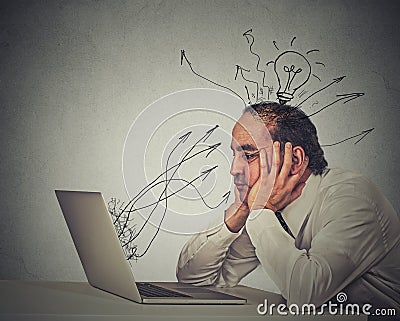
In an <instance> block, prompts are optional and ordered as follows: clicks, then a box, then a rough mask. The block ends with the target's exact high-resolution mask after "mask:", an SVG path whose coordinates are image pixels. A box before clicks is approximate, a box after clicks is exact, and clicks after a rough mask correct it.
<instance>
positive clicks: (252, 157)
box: [244, 153, 259, 160]
mask: <svg viewBox="0 0 400 321" xmlns="http://www.w3.org/2000/svg"><path fill="white" fill-rule="evenodd" d="M258 155H259V153H252V154H248V153H244V157H246V159H247V160H252V159H255V158H257V156H258Z"/></svg>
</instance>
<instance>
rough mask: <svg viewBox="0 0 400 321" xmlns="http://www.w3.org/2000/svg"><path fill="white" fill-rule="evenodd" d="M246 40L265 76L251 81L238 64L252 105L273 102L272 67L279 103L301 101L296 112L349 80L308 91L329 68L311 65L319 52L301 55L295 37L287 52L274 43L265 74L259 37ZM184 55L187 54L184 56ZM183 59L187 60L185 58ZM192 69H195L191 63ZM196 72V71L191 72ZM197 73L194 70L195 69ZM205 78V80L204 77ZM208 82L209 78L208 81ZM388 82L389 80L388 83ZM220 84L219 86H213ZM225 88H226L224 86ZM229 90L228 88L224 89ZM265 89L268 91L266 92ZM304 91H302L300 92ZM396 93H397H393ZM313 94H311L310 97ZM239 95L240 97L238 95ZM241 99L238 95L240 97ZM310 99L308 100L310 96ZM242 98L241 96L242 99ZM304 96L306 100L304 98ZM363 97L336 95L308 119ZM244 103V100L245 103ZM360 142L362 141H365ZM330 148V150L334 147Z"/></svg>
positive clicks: (250, 31)
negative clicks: (256, 47) (321, 71)
mask: <svg viewBox="0 0 400 321" xmlns="http://www.w3.org/2000/svg"><path fill="white" fill-rule="evenodd" d="M243 36H244V37H245V38H246V40H247V44H248V45H249V51H250V53H251V54H252V55H254V56H255V57H256V58H257V60H256V64H255V70H256V71H257V72H259V73H261V74H262V83H259V82H257V81H256V80H254V79H251V78H250V77H249V74H250V72H251V69H250V68H245V67H243V66H240V65H238V64H236V73H235V80H238V79H239V76H240V78H241V79H242V80H243V81H244V83H245V85H244V89H245V92H246V98H247V101H248V104H252V103H253V102H259V101H263V100H265V97H264V96H263V95H264V94H266V96H267V97H266V98H267V100H270V96H271V95H272V93H273V86H272V85H266V79H267V75H268V76H269V74H267V70H268V68H270V67H273V72H274V74H275V76H276V80H277V82H278V90H277V91H276V96H277V100H278V101H279V103H280V104H286V103H289V102H291V101H292V100H301V101H300V102H298V103H296V104H295V105H294V107H296V108H303V105H304V104H305V103H306V102H308V101H309V99H310V98H312V97H314V96H316V95H317V94H320V93H322V92H323V91H325V90H326V89H328V88H329V87H331V86H334V85H337V84H338V83H340V82H341V81H342V80H343V79H344V78H345V77H346V76H340V77H337V78H334V79H332V81H331V82H329V83H328V84H326V85H324V86H323V87H321V88H320V89H317V90H315V91H313V92H312V91H310V90H305V89H304V87H305V86H307V85H308V83H309V81H310V78H311V76H312V77H313V78H315V79H317V80H318V81H319V82H322V80H321V78H320V77H319V76H318V75H317V74H316V73H315V71H314V67H315V66H317V67H323V68H326V66H325V64H324V63H323V62H321V61H315V62H314V63H313V64H311V63H310V58H309V57H311V56H313V55H315V54H316V53H318V52H320V50H319V49H310V50H308V51H306V53H305V54H304V55H303V54H302V53H300V52H299V51H297V50H295V49H293V48H292V47H293V45H294V42H295V41H296V39H297V38H296V37H293V38H292V40H291V41H290V48H289V49H287V50H281V49H280V48H279V47H281V46H278V44H277V41H276V40H274V41H272V44H273V46H274V47H275V48H276V50H277V51H279V54H278V56H277V57H276V58H275V59H274V60H270V61H268V62H267V63H266V67H267V69H266V70H263V69H261V68H260V62H261V57H260V55H259V54H258V53H256V52H255V51H254V49H253V46H254V43H255V37H254V36H253V29H248V30H247V31H246V32H244V33H243ZM182 52H183V54H182ZM182 55H183V56H182ZM183 58H185V59H186V56H185V55H184V51H183V50H182V51H181V64H182V59H183ZM189 66H190V67H191V65H190V63H189ZM191 69H192V68H191ZM192 71H193V69H192ZM201 77H202V78H205V77H203V76H201ZM205 79H206V78H205ZM207 80H208V79H207ZM384 81H385V79H384ZM212 83H214V84H216V83H215V82H212ZM216 85H218V86H221V85H219V84H216ZM385 86H386V88H388V89H393V88H390V86H389V84H387V82H386V81H385ZM221 87H224V86H221ZM254 87H255V89H256V90H255V91H254V90H252V89H251V88H254ZM224 88H227V87H224ZM264 88H265V90H264ZM227 89H228V90H230V91H232V90H231V89H229V88H227ZM300 89H301V90H300ZM393 90H396V89H393ZM309 92H310V93H309ZM235 94H236V93H235ZM237 95H238V94H237ZM306 95H307V96H306ZM238 96H239V95H238ZM303 96H304V97H305V98H303ZM361 96H364V93H363V92H351V93H345V94H336V99H335V100H333V101H331V102H330V103H328V104H326V105H325V106H323V107H321V108H319V109H318V110H316V111H314V112H313V113H311V114H308V115H307V116H306V117H312V116H314V115H316V114H318V113H320V112H322V111H323V110H325V109H327V108H329V107H331V106H333V105H335V104H337V103H338V102H340V101H342V102H343V104H346V103H348V102H350V101H352V100H354V99H357V98H359V97H361ZM242 100H243V102H244V99H242ZM318 104H319V102H318V101H317V103H313V104H311V107H314V106H315V105H318ZM369 133H370V131H368V130H367V134H369ZM365 136H366V135H364V136H362V138H361V139H363V138H364V137H365ZM351 138H353V137H349V138H346V139H345V140H342V141H340V142H337V143H335V144H340V143H342V142H343V141H346V140H348V139H351ZM361 139H360V140H361ZM331 145H332V144H330V145H326V146H331Z"/></svg>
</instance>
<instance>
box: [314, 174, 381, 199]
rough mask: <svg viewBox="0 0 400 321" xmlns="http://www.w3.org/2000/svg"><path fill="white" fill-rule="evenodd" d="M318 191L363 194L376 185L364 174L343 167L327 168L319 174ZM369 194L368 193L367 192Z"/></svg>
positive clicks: (374, 188) (373, 188)
mask: <svg viewBox="0 0 400 321" xmlns="http://www.w3.org/2000/svg"><path fill="white" fill-rule="evenodd" d="M319 188H320V191H331V192H332V191H337V192H340V193H351V194H353V195H357V194H360V195H365V193H366V192H369V191H371V192H372V190H373V191H374V192H375V190H376V189H377V188H376V186H375V185H374V184H373V183H372V182H371V181H370V180H369V179H368V178H367V177H365V176H364V175H362V174H360V173H357V172H354V171H351V170H348V169H343V168H327V169H325V170H324V172H323V173H322V174H321V183H320V186H319ZM367 194H369V193H367Z"/></svg>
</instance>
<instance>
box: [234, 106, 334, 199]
mask: <svg viewBox="0 0 400 321" xmlns="http://www.w3.org/2000/svg"><path fill="white" fill-rule="evenodd" d="M274 141H279V142H280V144H281V151H282V155H283V150H284V146H285V143H286V142H291V143H292V146H293V170H292V174H295V173H296V171H297V170H298V169H300V167H301V164H302V162H303V160H304V158H305V156H308V157H309V165H308V168H309V170H310V171H311V172H312V173H314V174H321V173H322V171H323V170H324V169H325V167H326V166H327V162H326V160H325V158H324V152H323V150H322V149H321V146H320V145H319V143H318V137H317V131H316V129H315V126H314V125H313V124H312V123H311V121H310V120H309V118H308V117H307V116H306V115H305V114H304V113H303V112H302V111H301V110H299V109H298V108H295V107H291V106H288V105H280V104H278V103H275V102H262V103H258V104H254V105H251V106H249V107H247V108H246V109H245V110H244V112H243V115H242V116H241V117H240V119H239V120H238V122H237V123H236V125H235V126H234V128H233V130H232V144H231V148H232V150H233V154H234V158H233V161H232V166H231V175H232V176H233V177H234V182H235V185H236V186H237V187H238V190H239V193H240V198H241V200H244V199H245V195H246V193H247V192H248V190H249V188H251V187H252V186H253V185H254V184H255V182H256V181H257V179H258V178H259V175H260V167H259V166H260V163H259V156H258V155H259V151H260V149H262V148H266V149H267V155H268V163H269V164H270V166H271V167H272V154H273V149H272V144H273V142H274ZM276 170H279V169H276Z"/></svg>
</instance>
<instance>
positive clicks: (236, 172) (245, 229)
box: [177, 102, 400, 314]
mask: <svg viewBox="0 0 400 321" xmlns="http://www.w3.org/2000/svg"><path fill="white" fill-rule="evenodd" d="M269 134H271V137H270V136H269ZM231 147H232V150H233V153H234V158H233V161H232V166H231V175H232V176H233V177H234V183H235V195H236V199H235V202H234V203H233V204H232V205H231V206H230V207H229V208H228V209H227V210H226V212H225V224H223V225H222V226H219V227H217V228H214V229H212V230H210V231H207V232H203V233H200V234H197V235H195V236H194V237H192V239H191V240H189V242H188V243H187V244H186V245H185V247H184V248H183V250H182V252H181V255H180V257H179V261H178V266H177V278H178V280H179V281H180V282H186V283H192V284H195V285H211V284H213V285H216V286H221V287H224V286H234V285H236V284H237V283H238V282H239V281H240V280H241V279H242V278H243V277H244V276H245V275H247V274H248V273H250V272H251V271H252V270H254V269H255V268H256V267H257V266H258V265H259V264H261V265H262V267H263V268H264V270H265V271H266V272H267V273H268V274H269V276H270V277H271V279H272V280H273V281H274V282H275V284H276V285H277V286H278V288H279V289H280V290H281V293H282V295H283V297H284V298H285V299H286V300H287V303H288V305H290V304H293V303H294V304H298V305H299V306H300V305H301V304H304V303H312V304H315V306H321V305H322V304H324V303H325V302H327V301H329V300H330V299H332V298H333V297H334V296H335V295H336V294H337V293H339V292H345V293H346V294H347V297H348V300H347V301H346V303H359V304H364V303H369V304H372V305H373V307H385V308H396V309H397V314H398V313H400V223H399V219H398V217H397V214H396V212H395V210H394V209H393V207H392V206H391V205H390V203H389V202H388V201H387V199H386V198H385V197H384V196H383V195H382V194H381V193H380V192H379V190H378V189H377V188H376V187H375V186H374V185H373V184H372V183H371V182H369V181H368V180H367V179H366V178H364V177H363V176H361V175H359V174H355V173H352V172H350V171H346V170H342V169H328V168H326V166H327V162H326V160H325V158H324V153H323V151H322V149H321V147H320V145H319V143H318V137H317V132H316V129H315V126H314V125H313V124H312V123H311V121H310V120H309V118H308V117H307V116H306V115H305V114H304V113H303V112H302V111H301V110H299V109H297V108H295V107H291V106H288V105H280V104H277V103H271V102H263V103H259V104H255V105H253V106H251V107H248V108H246V109H245V111H244V113H243V115H242V117H241V118H240V119H239V120H238V122H237V123H236V125H235V126H234V128H233V131H232V144H231ZM277 218H278V219H277Z"/></svg>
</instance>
